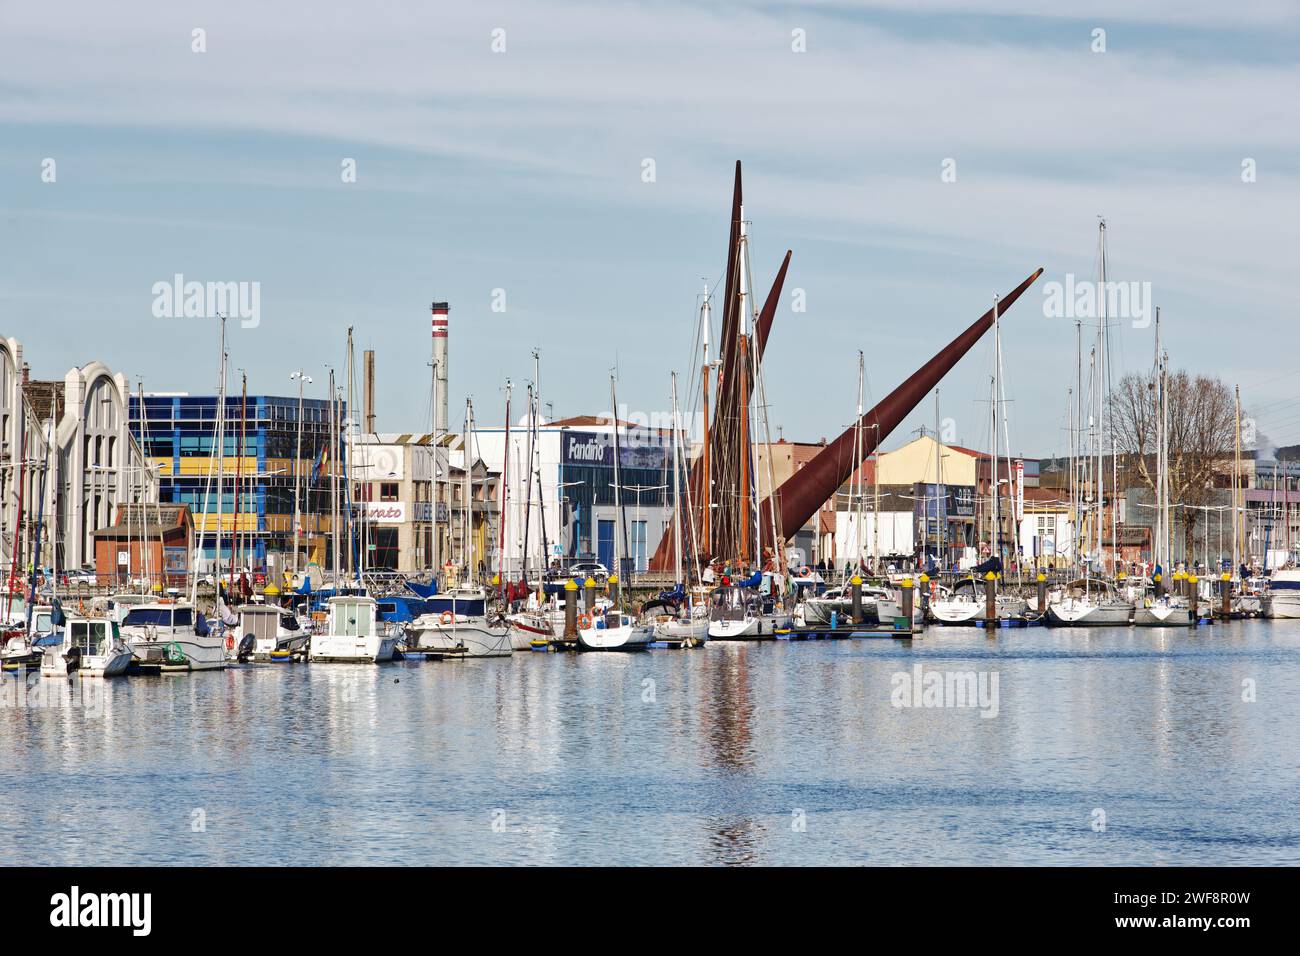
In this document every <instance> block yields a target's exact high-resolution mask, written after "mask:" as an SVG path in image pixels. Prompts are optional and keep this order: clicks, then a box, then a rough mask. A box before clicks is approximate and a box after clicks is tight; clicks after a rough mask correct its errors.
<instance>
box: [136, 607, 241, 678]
mask: <svg viewBox="0 0 1300 956" xmlns="http://www.w3.org/2000/svg"><path fill="white" fill-rule="evenodd" d="M195 624H196V617H195V613H194V607H193V606H192V605H190V604H187V603H178V604H172V603H164V602H150V603H147V604H138V605H136V606H135V607H132V608H131V609H130V610H129V611H128V612H127V614H126V617H125V618H124V619H123V620H122V623H121V625H120V626H119V630H120V632H121V635H122V639H123V640H124V641H126V645H127V647H129V648H130V649H131V654H132V656H133V657H134V659H135V661H136V662H137V663H139V664H140V665H142V666H144V667H145V668H148V669H154V670H158V671H162V672H173V671H177V672H179V671H204V670H220V669H221V668H223V667H225V666H226V646H225V641H224V639H223V638H222V636H221V635H220V634H218V633H217V631H216V629H215V628H211V627H209V628H207V630H206V633H202V634H201V633H199V631H198V630H197V629H196V628H195Z"/></svg>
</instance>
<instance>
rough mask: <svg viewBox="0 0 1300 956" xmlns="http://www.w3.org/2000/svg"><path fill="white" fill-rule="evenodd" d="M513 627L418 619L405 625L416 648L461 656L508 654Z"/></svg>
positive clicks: (504, 655)
mask: <svg viewBox="0 0 1300 956" xmlns="http://www.w3.org/2000/svg"><path fill="white" fill-rule="evenodd" d="M512 631H513V629H512V628H510V627H507V626H493V625H490V624H488V623H487V622H486V621H474V620H468V621H466V620H459V621H454V622H452V623H449V624H443V623H442V621H441V620H439V619H434V620H419V621H416V622H414V623H413V624H411V625H410V627H409V628H408V633H409V634H410V635H411V638H412V639H413V641H414V644H413V645H412V647H413V649H414V650H417V651H442V652H445V653H449V654H451V653H454V654H461V655H463V656H465V657H509V656H510V654H511V653H512V652H513V650H514V639H513V637H512V636H511V635H512Z"/></svg>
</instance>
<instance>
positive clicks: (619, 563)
mask: <svg viewBox="0 0 1300 956" xmlns="http://www.w3.org/2000/svg"><path fill="white" fill-rule="evenodd" d="M609 399H610V401H611V402H612V403H613V406H614V569H613V573H614V574H616V575H618V577H619V580H620V581H621V580H622V578H623V554H622V550H621V547H620V545H621V543H622V538H623V495H622V484H623V477H622V472H621V471H620V464H619V458H620V457H621V455H620V453H619V445H618V430H619V420H618V391H617V389H616V387H615V384H614V373H613V372H612V371H611V372H610V373H609ZM618 593H619V594H622V588H620V589H619V591H618Z"/></svg>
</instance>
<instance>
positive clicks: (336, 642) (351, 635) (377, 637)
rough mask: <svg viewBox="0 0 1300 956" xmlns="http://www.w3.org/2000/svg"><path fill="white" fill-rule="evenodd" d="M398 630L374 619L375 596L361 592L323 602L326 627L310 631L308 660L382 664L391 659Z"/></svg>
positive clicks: (376, 618) (375, 614) (376, 617)
mask: <svg viewBox="0 0 1300 956" xmlns="http://www.w3.org/2000/svg"><path fill="white" fill-rule="evenodd" d="M399 634H400V632H399V631H398V630H397V628H396V627H394V626H392V625H390V624H387V623H386V622H384V621H380V620H379V619H378V615H377V613H376V603H375V599H374V598H372V597H368V596H366V595H363V594H348V595H344V596H340V597H332V598H330V599H329V600H328V601H327V602H326V629H325V632H324V633H322V634H313V635H312V636H311V640H310V643H309V650H308V652H307V658H308V660H311V661H315V662H321V663H347V664H382V663H384V662H385V661H391V660H392V659H393V649H394V648H395V647H396V646H397V639H398V637H399Z"/></svg>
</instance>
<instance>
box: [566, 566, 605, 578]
mask: <svg viewBox="0 0 1300 956" xmlns="http://www.w3.org/2000/svg"><path fill="white" fill-rule="evenodd" d="M569 576H570V577H573V578H592V579H594V580H596V581H603V580H605V579H607V578H608V577H609V568H607V567H605V566H604V565H603V564H601V563H600V562H599V561H578V562H576V563H574V564H572V565H570V566H569Z"/></svg>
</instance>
